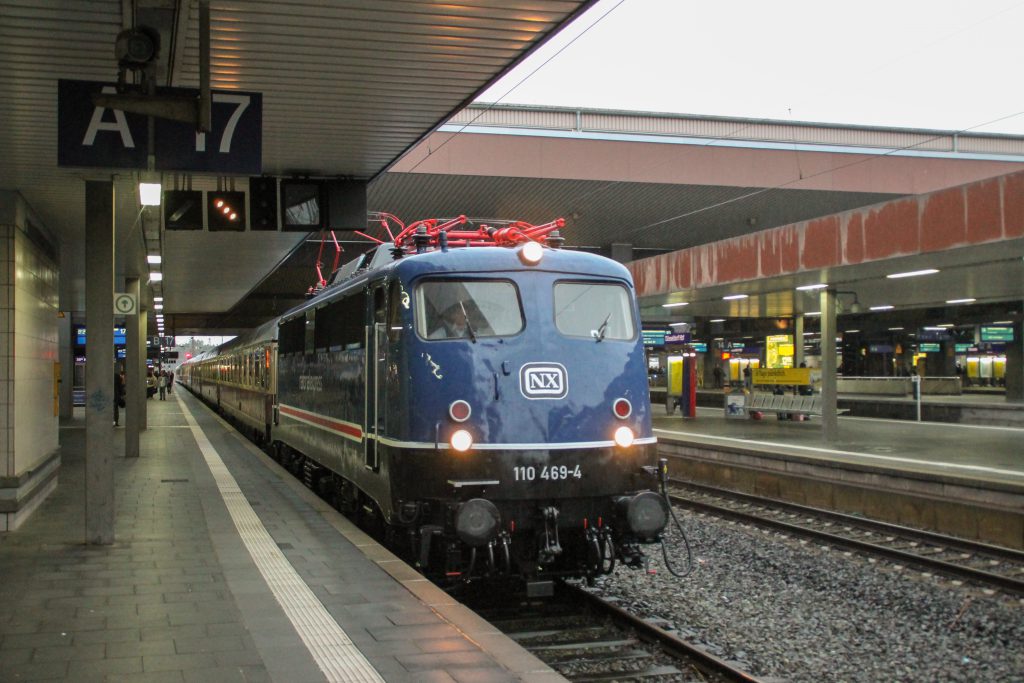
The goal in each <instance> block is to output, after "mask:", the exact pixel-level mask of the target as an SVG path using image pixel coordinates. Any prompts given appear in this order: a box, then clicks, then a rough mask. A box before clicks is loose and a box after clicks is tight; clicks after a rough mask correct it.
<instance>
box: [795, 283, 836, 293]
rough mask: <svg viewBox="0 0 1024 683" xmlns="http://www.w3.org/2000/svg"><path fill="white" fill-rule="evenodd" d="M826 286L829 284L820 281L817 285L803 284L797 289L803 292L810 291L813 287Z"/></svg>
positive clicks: (820, 287)
mask: <svg viewBox="0 0 1024 683" xmlns="http://www.w3.org/2000/svg"><path fill="white" fill-rule="evenodd" d="M826 287H828V285H826V284H824V283H818V284H816V285H801V286H799V287H797V289H798V290H800V291H801V292H809V291H811V290H812V289H825V288H826Z"/></svg>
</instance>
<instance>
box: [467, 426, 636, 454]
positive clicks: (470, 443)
mask: <svg viewBox="0 0 1024 683" xmlns="http://www.w3.org/2000/svg"><path fill="white" fill-rule="evenodd" d="M630 443H632V439H630ZM451 444H452V448H454V449H455V450H457V451H459V452H460V453H465V452H466V451H468V450H469V449H470V448H472V447H473V435H472V434H470V433H469V432H468V431H466V430H465V429H457V430H455V433H454V434H452V438H451Z"/></svg>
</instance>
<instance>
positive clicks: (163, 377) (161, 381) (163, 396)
mask: <svg viewBox="0 0 1024 683" xmlns="http://www.w3.org/2000/svg"><path fill="white" fill-rule="evenodd" d="M156 386H157V390H158V391H159V392H160V400H161V401H166V400H167V373H166V372H164V371H163V370H161V371H160V376H159V377H157V378H156Z"/></svg>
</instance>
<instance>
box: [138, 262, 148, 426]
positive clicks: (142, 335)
mask: <svg viewBox="0 0 1024 683" xmlns="http://www.w3.org/2000/svg"><path fill="white" fill-rule="evenodd" d="M145 298H146V285H145V283H144V282H143V281H141V280H140V281H139V317H138V321H139V355H138V368H139V431H140V432H144V431H146V429H147V428H148V426H149V425H148V422H147V420H148V415H149V413H148V411H149V402H148V401H147V400H146V354H147V352H148V349H147V347H146V337H147V336H148V334H149V333H148V332H147V328H148V327H149V306H147V305H146V304H145V303H143V299H145Z"/></svg>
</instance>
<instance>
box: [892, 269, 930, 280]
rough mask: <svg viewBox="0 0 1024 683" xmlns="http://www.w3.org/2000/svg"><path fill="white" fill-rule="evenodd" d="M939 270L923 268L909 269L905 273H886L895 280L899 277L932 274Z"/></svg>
mask: <svg viewBox="0 0 1024 683" xmlns="http://www.w3.org/2000/svg"><path fill="white" fill-rule="evenodd" d="M937 272H939V269H938V268H925V269H924V270H909V271H907V272H906V273H892V274H890V275H886V277H887V278H889V279H890V280H896V279H898V278H901V277H917V276H918V275H933V274H935V273H937Z"/></svg>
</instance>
